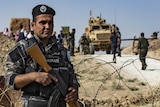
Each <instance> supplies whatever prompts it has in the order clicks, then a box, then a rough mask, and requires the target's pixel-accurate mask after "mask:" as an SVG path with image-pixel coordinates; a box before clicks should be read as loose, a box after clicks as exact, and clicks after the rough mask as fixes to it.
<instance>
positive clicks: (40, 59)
mask: <svg viewBox="0 0 160 107" xmlns="http://www.w3.org/2000/svg"><path fill="white" fill-rule="evenodd" d="M26 52H27V53H28V54H29V55H30V56H31V57H32V58H33V59H34V60H35V61H36V62H37V63H38V64H39V65H40V66H41V67H42V68H43V69H44V71H45V72H48V73H51V74H52V75H54V76H56V78H57V79H58V81H57V82H55V84H56V85H57V87H58V89H59V91H60V92H61V94H62V95H63V96H66V95H67V94H68V88H67V85H66V84H65V82H64V81H63V79H62V78H61V76H60V75H59V73H58V72H51V71H52V69H53V68H52V67H51V66H50V65H49V64H48V63H47V61H46V59H45V57H44V55H43V53H42V52H41V50H40V48H39V47H38V45H37V44H33V45H31V46H30V47H29V48H28V49H27V50H26ZM68 105H69V107H80V106H79V104H78V102H75V103H68Z"/></svg>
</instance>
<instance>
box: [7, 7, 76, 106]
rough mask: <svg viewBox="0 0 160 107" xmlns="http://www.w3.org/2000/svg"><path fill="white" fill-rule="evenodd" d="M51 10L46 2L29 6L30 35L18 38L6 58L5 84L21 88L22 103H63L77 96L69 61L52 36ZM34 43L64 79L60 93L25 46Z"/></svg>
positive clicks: (70, 101)
mask: <svg viewBox="0 0 160 107" xmlns="http://www.w3.org/2000/svg"><path fill="white" fill-rule="evenodd" d="M54 15H55V11H54V9H52V8H51V7H49V6H47V5H44V4H42V5H37V6H35V7H34V8H33V9H32V16H33V21H32V22H31V27H32V29H33V31H34V36H33V37H32V38H28V39H26V40H21V41H19V42H17V44H16V45H15V46H14V47H13V49H11V51H10V52H9V53H8V57H7V61H6V67H7V71H6V85H7V86H9V87H10V88H12V89H15V90H19V89H21V90H22V92H23V94H22V101H23V107H66V103H74V102H76V101H77V100H78V87H79V83H78V81H77V78H76V74H75V73H74V69H73V65H72V64H71V62H70V61H69V60H68V58H67V50H66V49H65V48H64V47H63V45H62V44H61V43H57V40H56V39H55V38H53V37H52V32H53V29H54V20H53V19H54ZM33 44H37V45H38V47H39V48H40V50H41V52H42V53H43V55H44V57H45V58H46V62H47V63H48V64H49V66H51V67H52V68H53V71H54V69H55V72H58V73H59V75H60V76H61V78H62V79H63V80H64V82H65V84H66V86H67V88H68V89H67V91H68V93H67V94H66V95H62V93H61V91H60V90H59V87H58V86H57V85H56V83H57V82H59V80H58V79H57V77H56V76H55V75H51V74H50V73H47V72H45V70H44V69H43V68H42V67H41V66H40V65H39V63H37V62H36V61H35V60H34V59H33V57H31V56H30V55H29V54H28V53H27V52H26V50H27V49H28V48H30V47H31V46H32V45H33Z"/></svg>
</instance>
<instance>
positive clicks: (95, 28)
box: [92, 26, 100, 30]
mask: <svg viewBox="0 0 160 107" xmlns="http://www.w3.org/2000/svg"><path fill="white" fill-rule="evenodd" d="M98 29H100V27H99V26H92V30H98Z"/></svg>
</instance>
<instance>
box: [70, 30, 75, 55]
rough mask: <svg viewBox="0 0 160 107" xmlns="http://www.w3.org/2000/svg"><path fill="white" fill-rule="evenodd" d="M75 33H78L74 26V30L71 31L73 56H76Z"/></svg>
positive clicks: (71, 52)
mask: <svg viewBox="0 0 160 107" xmlns="http://www.w3.org/2000/svg"><path fill="white" fill-rule="evenodd" d="M75 33H76V29H75V28H73V29H72V32H71V33H70V37H71V38H70V54H71V56H75V55H74V47H75Z"/></svg>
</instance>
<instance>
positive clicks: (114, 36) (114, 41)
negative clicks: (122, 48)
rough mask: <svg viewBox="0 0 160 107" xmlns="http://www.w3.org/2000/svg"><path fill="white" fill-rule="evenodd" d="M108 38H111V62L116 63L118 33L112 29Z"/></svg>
mask: <svg viewBox="0 0 160 107" xmlns="http://www.w3.org/2000/svg"><path fill="white" fill-rule="evenodd" d="M110 40H111V49H112V54H113V62H115V63H116V49H117V43H118V35H117V34H116V32H115V30H113V31H112V34H111V37H110Z"/></svg>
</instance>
